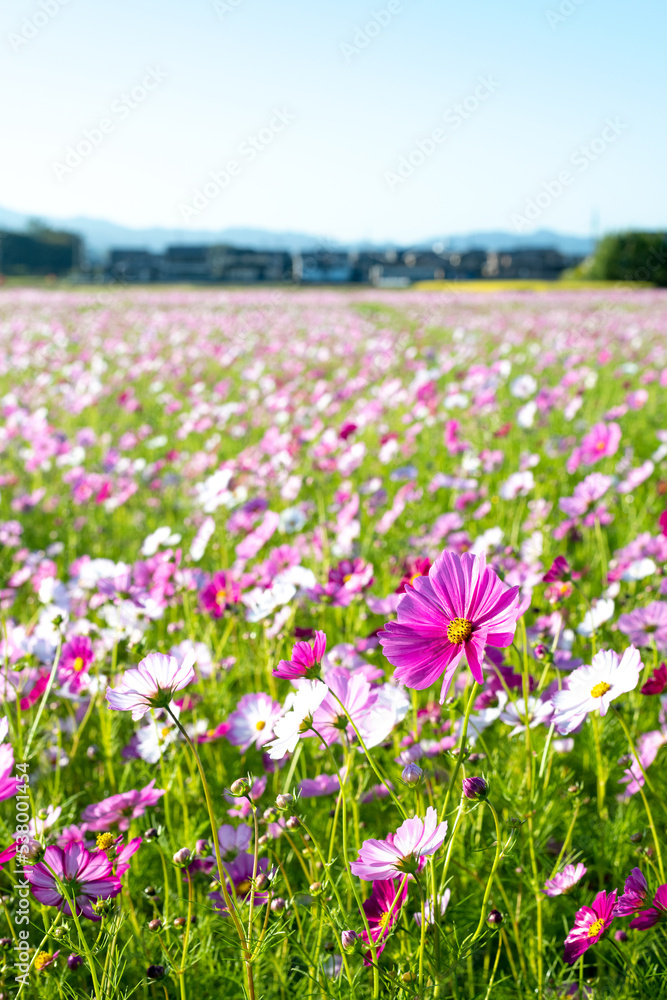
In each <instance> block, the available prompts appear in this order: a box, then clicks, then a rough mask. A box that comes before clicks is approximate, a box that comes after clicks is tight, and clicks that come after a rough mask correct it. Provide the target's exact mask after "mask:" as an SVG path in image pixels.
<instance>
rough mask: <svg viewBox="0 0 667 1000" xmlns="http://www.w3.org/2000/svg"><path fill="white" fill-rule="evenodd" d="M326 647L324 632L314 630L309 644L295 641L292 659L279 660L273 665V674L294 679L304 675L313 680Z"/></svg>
mask: <svg viewBox="0 0 667 1000" xmlns="http://www.w3.org/2000/svg"><path fill="white" fill-rule="evenodd" d="M326 648H327V637H326V633H325V632H316V633H315V640H314V642H313V644H312V646H311V644H310V643H309V642H296V643H295V644H294V646H293V647H292V659H291V660H281V661H280V662H279V664H278V666H277V667H274V670H273V676H274V677H283V678H285V679H286V680H294V678H295V677H306V678H307V679H308V680H314V679H315V678H316V677H319V674H320V664H321V662H322V657H323V656H324V652H325V650H326Z"/></svg>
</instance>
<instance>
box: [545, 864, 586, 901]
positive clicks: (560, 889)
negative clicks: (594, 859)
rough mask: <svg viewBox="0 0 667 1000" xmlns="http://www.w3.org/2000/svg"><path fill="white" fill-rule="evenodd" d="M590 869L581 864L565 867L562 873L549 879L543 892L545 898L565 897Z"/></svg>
mask: <svg viewBox="0 0 667 1000" xmlns="http://www.w3.org/2000/svg"><path fill="white" fill-rule="evenodd" d="M587 871H588V869H587V868H586V865H582V864H581V862H579V864H578V865H565V867H564V868H563V870H562V872H558V874H557V875H554V877H553V878H548V879H547V880H546V882H545V883H544V889H543V890H542V891H543V892H544V894H545V896H563V895H564V894H565V893H566V892H569V891H570V889H571V888H572V887H573V886H574V885H576V884H577V882H579V880H580V879H582V878H583V877H584V875H585V874H586V872H587Z"/></svg>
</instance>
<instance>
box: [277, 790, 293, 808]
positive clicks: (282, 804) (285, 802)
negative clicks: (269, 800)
mask: <svg viewBox="0 0 667 1000" xmlns="http://www.w3.org/2000/svg"><path fill="white" fill-rule="evenodd" d="M293 802H294V796H293V795H290V793H289V792H283V793H282V794H281V795H277V796H276V805H277V807H278V808H279V809H289V807H290V806H291V805H292V803H293Z"/></svg>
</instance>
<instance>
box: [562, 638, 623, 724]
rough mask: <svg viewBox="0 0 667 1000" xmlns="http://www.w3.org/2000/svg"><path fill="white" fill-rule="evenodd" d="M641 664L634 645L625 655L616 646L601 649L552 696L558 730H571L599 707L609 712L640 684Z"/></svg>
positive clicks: (604, 711) (574, 671)
mask: <svg viewBox="0 0 667 1000" xmlns="http://www.w3.org/2000/svg"><path fill="white" fill-rule="evenodd" d="M641 667H642V662H641V659H640V657H639V650H638V649H635V647H634V646H630V647H629V648H628V649H626V650H625V652H624V653H623V656H622V657H619V655H618V653H615V652H614V650H613V649H601V650H600V652H599V653H596V655H595V656H594V657H593V662H592V663H591V665H590V667H577V669H576V670H573V671H572V673H571V674H570V675H569V676H568V677H567V679H566V681H565V687H564V688H563V690H562V691H557V692H556V693H555V694H554V695H553V697H552V702H553V706H554V718H553V721H554V724H555V726H556V729H557V730H558V732H559V733H562V734H565V735H567V733H571V732H572V730H573V729H576V728H577V726H579V725H581V723H582V722H583V721H584V719H585V718H586V716H587V715H588V713H589V712H594V711H595V709H596V708H597V709H599V711H600V715H606V714H607V711H608V709H609V706H610V704H611V703H612V701H614V700H615V699H616V698H618V697H620V695H622V694H626V693H627V692H628V691H633V690H634V689H635V688H636V687H637V684H638V683H639V672H640V670H641Z"/></svg>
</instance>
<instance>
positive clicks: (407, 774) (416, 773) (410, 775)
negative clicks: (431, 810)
mask: <svg viewBox="0 0 667 1000" xmlns="http://www.w3.org/2000/svg"><path fill="white" fill-rule="evenodd" d="M423 777H424V772H423V770H422V768H421V767H420V766H419V764H415V763H414V762H413V763H412V764H406V765H405V767H404V768H403V770H402V771H401V778H402V779H403V781H404V782H405V783H406V785H418V784H419V782H420V781H421V780H422V778H423Z"/></svg>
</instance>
